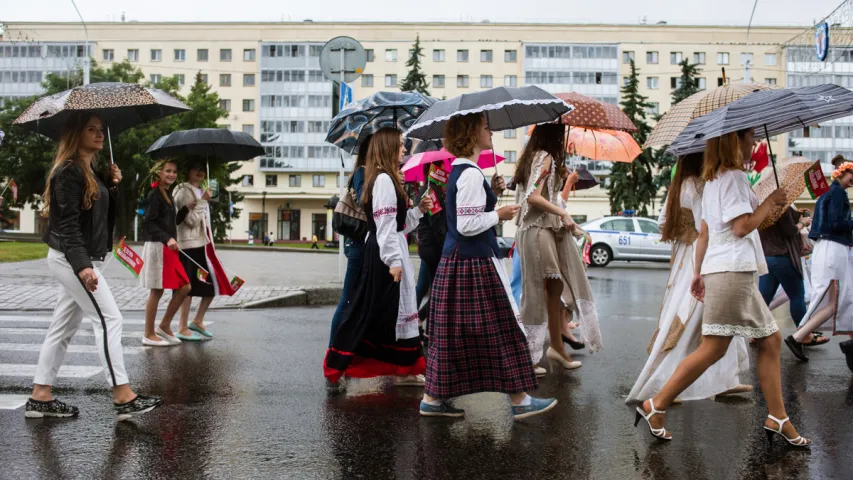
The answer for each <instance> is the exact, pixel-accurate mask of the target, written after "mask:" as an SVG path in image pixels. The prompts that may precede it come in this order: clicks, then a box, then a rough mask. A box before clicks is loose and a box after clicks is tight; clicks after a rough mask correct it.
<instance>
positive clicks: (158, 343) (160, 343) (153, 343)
mask: <svg viewBox="0 0 853 480" xmlns="http://www.w3.org/2000/svg"><path fill="white" fill-rule="evenodd" d="M142 345H144V346H146V347H171V346H172V345H173V344H172V343H169V342H168V341H167V340H151V339H149V338H148V337H142Z"/></svg>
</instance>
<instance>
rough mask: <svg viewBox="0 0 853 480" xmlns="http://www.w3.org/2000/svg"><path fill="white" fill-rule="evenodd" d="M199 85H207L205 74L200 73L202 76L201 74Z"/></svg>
mask: <svg viewBox="0 0 853 480" xmlns="http://www.w3.org/2000/svg"><path fill="white" fill-rule="evenodd" d="M201 83H203V84H205V85H207V84H208V83H207V74H206V73H202V74H201Z"/></svg>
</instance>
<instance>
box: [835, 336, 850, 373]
mask: <svg viewBox="0 0 853 480" xmlns="http://www.w3.org/2000/svg"><path fill="white" fill-rule="evenodd" d="M838 346H839V348H841V351H842V352H844V356H845V357H847V368H849V369H850V371H851V372H853V340H847V341H844V342H841V343H839V344H838Z"/></svg>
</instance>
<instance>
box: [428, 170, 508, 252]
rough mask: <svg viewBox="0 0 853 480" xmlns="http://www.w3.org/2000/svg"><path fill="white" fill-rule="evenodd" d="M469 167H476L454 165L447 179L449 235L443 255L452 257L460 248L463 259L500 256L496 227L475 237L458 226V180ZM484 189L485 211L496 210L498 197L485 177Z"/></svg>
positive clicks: (446, 202)
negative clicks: (463, 231) (469, 235)
mask: <svg viewBox="0 0 853 480" xmlns="http://www.w3.org/2000/svg"><path fill="white" fill-rule="evenodd" d="M469 168H476V167H474V166H473V165H469V164H459V165H454V167H453V169H452V170H451V171H450V178H449V179H448V181H447V196H446V197H445V207H446V209H445V211H446V212H447V237H446V238H445V240H444V249H443V250H442V252H441V255H442V256H444V257H451V256H453V253H454V252H456V251H457V249H458V252H459V258H463V259H467V258H491V257H496V256H498V252H499V249H498V241H497V235H496V233H495V229H494V228H490V229H488V230H486V231H485V232H482V233H480V234H479V235H475V236H473V237H466V236H465V235H462V234H461V233H459V230H458V229H457V228H456V218H457V215H458V214H459V213H460V212H459V209H458V208H457V207H456V192H457V190H458V189H457V186H456V182H458V181H459V177H460V176H461V175H462V172H464V171H465V170H467V169H469ZM483 189H485V190H486V205H485V210H483V211H485V212H493V211H494V210H495V205H497V203H498V197H497V195H495V193H494V192H493V191H492V187H490V186H489V183H488V182H486V180H485V178H484V179H483ZM468 208H476V207H468Z"/></svg>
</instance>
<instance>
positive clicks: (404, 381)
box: [394, 375, 426, 387]
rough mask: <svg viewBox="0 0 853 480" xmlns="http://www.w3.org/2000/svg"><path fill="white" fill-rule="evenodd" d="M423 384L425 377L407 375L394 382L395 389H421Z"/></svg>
mask: <svg viewBox="0 0 853 480" xmlns="http://www.w3.org/2000/svg"><path fill="white" fill-rule="evenodd" d="M424 383H426V377H424V376H423V375H407V376H405V377H397V378H396V379H395V380H394V386H395V387H423V386H424Z"/></svg>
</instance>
